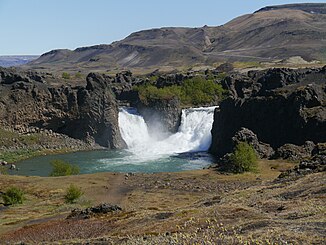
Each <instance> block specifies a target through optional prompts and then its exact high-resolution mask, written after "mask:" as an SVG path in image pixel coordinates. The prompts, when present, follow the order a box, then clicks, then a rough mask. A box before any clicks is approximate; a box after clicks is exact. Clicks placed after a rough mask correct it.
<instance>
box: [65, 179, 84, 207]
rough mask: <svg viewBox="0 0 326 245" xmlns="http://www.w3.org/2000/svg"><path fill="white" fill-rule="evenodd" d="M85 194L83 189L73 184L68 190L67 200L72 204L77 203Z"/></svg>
mask: <svg viewBox="0 0 326 245" xmlns="http://www.w3.org/2000/svg"><path fill="white" fill-rule="evenodd" d="M83 194H84V193H83V191H82V190H81V189H80V188H79V187H77V186H75V185H74V184H71V185H70V186H69V188H68V189H67V191H66V194H65V202H66V203H70V204H72V203H75V202H76V200H77V199H78V198H80V197H81V196H82V195H83Z"/></svg>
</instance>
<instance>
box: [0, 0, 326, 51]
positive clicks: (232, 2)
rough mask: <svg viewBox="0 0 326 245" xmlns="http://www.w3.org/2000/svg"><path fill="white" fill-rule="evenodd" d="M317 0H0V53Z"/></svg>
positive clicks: (85, 42) (90, 41) (219, 20)
mask: <svg viewBox="0 0 326 245" xmlns="http://www.w3.org/2000/svg"><path fill="white" fill-rule="evenodd" d="M299 2H325V1H318V0H313V1H309V0H304V1H300V0H295V1H291V0H283V1H279V0H221V1H219V0H129V1H127V0H0V26H1V28H0V55H40V54H42V53H45V52H48V51H50V50H53V49H61V48H63V49H65V48H67V49H75V48H77V47H83V46H90V45H96V44H110V43H112V42H113V41H118V40H121V39H123V38H125V37H126V36H128V35H129V34H131V33H132V32H135V31H139V30H145V29H151V28H160V27H172V26H174V27H201V26H204V25H208V26H218V25H222V24H224V23H226V22H228V21H230V20H231V19H233V18H235V17H237V16H239V15H243V14H248V13H252V12H254V11H256V10H258V9H259V8H262V7H264V6H268V5H279V4H287V3H299Z"/></svg>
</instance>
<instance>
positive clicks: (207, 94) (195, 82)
mask: <svg viewBox="0 0 326 245" xmlns="http://www.w3.org/2000/svg"><path fill="white" fill-rule="evenodd" d="M134 89H135V90H136V91H138V93H139V96H140V99H141V100H142V101H143V102H144V103H147V102H148V101H149V100H152V99H172V98H173V97H177V98H178V99H179V100H180V101H181V104H182V105H202V104H209V103H212V102H217V101H218V100H221V99H222V98H223V95H224V93H225V91H224V89H223V88H222V86H221V85H220V84H217V83H215V82H214V81H213V80H210V79H208V80H206V79H205V78H204V77H200V76H197V77H194V78H191V79H187V80H185V81H183V83H182V85H172V86H166V87H163V88H157V87H156V86H154V85H151V84H144V85H140V86H137V87H135V88H134Z"/></svg>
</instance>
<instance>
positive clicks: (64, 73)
mask: <svg viewBox="0 0 326 245" xmlns="http://www.w3.org/2000/svg"><path fill="white" fill-rule="evenodd" d="M61 76H62V78H63V79H70V74H69V73H68V72H63V73H62V75H61Z"/></svg>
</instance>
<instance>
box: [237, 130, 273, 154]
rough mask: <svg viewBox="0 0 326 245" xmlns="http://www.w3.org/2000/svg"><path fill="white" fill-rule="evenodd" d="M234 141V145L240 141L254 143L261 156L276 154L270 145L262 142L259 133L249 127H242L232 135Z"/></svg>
mask: <svg viewBox="0 0 326 245" xmlns="http://www.w3.org/2000/svg"><path fill="white" fill-rule="evenodd" d="M232 141H233V146H235V145H236V144H238V143H240V142H247V143H248V144H249V145H252V146H253V148H254V149H255V151H256V153H257V154H258V156H259V157H260V158H269V157H271V156H272V155H273V154H274V150H273V148H272V147H271V146H270V145H268V144H265V143H263V142H260V141H259V140H258V138H257V135H256V134H255V133H254V132H252V131H251V130H249V129H247V128H241V129H240V130H239V131H238V132H236V133H235V135H234V136H233V137H232Z"/></svg>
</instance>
